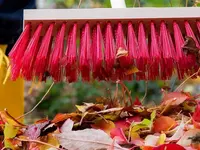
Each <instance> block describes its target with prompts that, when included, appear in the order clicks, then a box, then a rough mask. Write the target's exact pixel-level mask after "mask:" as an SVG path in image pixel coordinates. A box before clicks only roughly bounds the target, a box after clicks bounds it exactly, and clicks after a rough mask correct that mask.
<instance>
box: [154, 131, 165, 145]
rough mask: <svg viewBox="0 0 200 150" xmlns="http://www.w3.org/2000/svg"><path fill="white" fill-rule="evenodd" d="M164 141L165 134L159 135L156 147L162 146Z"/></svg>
mask: <svg viewBox="0 0 200 150" xmlns="http://www.w3.org/2000/svg"><path fill="white" fill-rule="evenodd" d="M165 140H166V134H165V133H161V134H160V136H159V138H158V141H157V143H156V145H162V144H164V143H165Z"/></svg>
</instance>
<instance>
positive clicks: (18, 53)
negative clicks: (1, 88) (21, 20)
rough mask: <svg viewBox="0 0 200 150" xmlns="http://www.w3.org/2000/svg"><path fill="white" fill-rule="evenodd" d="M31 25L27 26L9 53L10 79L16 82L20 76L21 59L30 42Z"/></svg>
mask: <svg viewBox="0 0 200 150" xmlns="http://www.w3.org/2000/svg"><path fill="white" fill-rule="evenodd" d="M30 32H31V24H27V25H26V26H25V28H24V31H23V32H22V34H21V35H20V37H19V39H18V40H17V42H16V44H15V45H14V47H13V48H12V49H11V51H10V53H9V57H10V60H11V65H12V67H11V79H12V80H16V79H17V78H18V77H19V75H20V70H21V66H22V58H23V56H24V53H25V50H26V48H27V45H28V42H29V40H30Z"/></svg>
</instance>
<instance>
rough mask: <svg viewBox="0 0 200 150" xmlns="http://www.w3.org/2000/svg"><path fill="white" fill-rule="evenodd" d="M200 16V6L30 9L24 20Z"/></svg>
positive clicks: (25, 11)
mask: <svg viewBox="0 0 200 150" xmlns="http://www.w3.org/2000/svg"><path fill="white" fill-rule="evenodd" d="M159 18H161V19H165V18H169V19H170V18H171V19H173V18H200V7H187V8H184V7H182V8H181V7H177V8H176V7H173V8H112V9H111V8H94V9H29V10H24V20H25V21H28V20H31V21H34V20H41V21H45V20H54V21H56V20H87V19H88V20H104V19H107V20H109V19H111V20H112V19H159Z"/></svg>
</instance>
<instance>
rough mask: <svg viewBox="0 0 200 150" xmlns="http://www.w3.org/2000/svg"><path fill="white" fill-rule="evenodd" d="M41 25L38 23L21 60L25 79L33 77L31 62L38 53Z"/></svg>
mask: <svg viewBox="0 0 200 150" xmlns="http://www.w3.org/2000/svg"><path fill="white" fill-rule="evenodd" d="M42 27H43V24H42V23H40V24H39V25H38V27H37V29H36V31H35V32H34V34H33V36H32V38H31V40H30V42H29V44H28V47H27V50H26V51H25V53H24V57H23V60H22V75H23V77H24V78H25V79H27V80H31V79H32V78H33V64H34V61H35V58H36V56H37V53H38V47H39V40H40V33H41V30H42Z"/></svg>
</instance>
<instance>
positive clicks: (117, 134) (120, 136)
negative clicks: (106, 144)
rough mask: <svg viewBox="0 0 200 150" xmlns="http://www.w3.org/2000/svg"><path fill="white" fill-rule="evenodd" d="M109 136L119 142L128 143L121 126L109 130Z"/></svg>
mask: <svg viewBox="0 0 200 150" xmlns="http://www.w3.org/2000/svg"><path fill="white" fill-rule="evenodd" d="M110 137H111V138H115V139H117V140H118V141H119V142H120V143H128V141H127V138H126V136H125V135H124V131H123V130H122V128H114V129H112V130H111V131H110Z"/></svg>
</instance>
